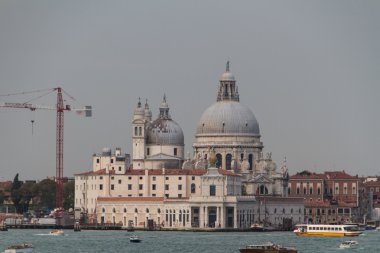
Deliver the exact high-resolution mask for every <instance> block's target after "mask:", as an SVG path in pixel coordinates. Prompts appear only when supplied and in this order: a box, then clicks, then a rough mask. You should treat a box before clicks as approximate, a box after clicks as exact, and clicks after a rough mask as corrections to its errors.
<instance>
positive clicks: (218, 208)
mask: <svg viewBox="0 0 380 253" xmlns="http://www.w3.org/2000/svg"><path fill="white" fill-rule="evenodd" d="M219 210H220V207H219V206H217V207H216V222H215V227H216V228H219V225H220V211H219Z"/></svg>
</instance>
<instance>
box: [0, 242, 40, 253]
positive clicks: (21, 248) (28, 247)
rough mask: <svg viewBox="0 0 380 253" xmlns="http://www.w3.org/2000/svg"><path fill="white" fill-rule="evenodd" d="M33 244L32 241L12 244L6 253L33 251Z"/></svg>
mask: <svg viewBox="0 0 380 253" xmlns="http://www.w3.org/2000/svg"><path fill="white" fill-rule="evenodd" d="M32 252H33V245H32V244H30V243H21V244H16V245H11V246H9V247H7V248H6V249H5V251H4V253H32Z"/></svg>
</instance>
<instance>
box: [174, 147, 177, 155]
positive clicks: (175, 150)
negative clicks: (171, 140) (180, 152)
mask: <svg viewBox="0 0 380 253" xmlns="http://www.w3.org/2000/svg"><path fill="white" fill-rule="evenodd" d="M174 156H177V148H174Z"/></svg>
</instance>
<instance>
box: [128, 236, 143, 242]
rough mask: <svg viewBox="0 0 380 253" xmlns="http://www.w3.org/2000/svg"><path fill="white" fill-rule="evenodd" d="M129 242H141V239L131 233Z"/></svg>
mask: <svg viewBox="0 0 380 253" xmlns="http://www.w3.org/2000/svg"><path fill="white" fill-rule="evenodd" d="M129 241H130V242H141V239H140V238H139V237H138V236H137V235H131V236H130V237H129Z"/></svg>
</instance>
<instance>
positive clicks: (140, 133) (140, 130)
mask: <svg viewBox="0 0 380 253" xmlns="http://www.w3.org/2000/svg"><path fill="white" fill-rule="evenodd" d="M139 136H142V129H141V127H139Z"/></svg>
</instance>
